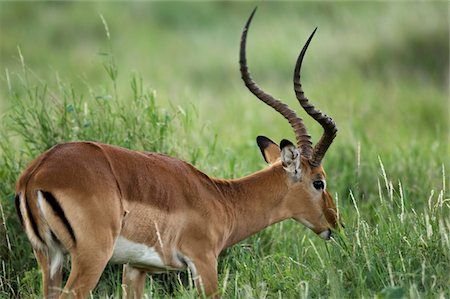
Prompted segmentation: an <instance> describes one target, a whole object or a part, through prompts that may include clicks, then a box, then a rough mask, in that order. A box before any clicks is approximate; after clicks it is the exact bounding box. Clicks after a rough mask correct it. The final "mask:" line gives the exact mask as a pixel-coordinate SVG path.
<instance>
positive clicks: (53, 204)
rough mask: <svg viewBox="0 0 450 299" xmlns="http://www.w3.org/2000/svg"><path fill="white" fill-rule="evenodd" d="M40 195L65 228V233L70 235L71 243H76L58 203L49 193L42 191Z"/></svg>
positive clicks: (73, 233)
mask: <svg viewBox="0 0 450 299" xmlns="http://www.w3.org/2000/svg"><path fill="white" fill-rule="evenodd" d="M42 194H43V195H44V198H45V200H46V201H47V202H48V203H49V205H50V206H51V207H52V209H53V211H54V212H55V214H56V215H57V216H58V217H59V218H60V219H61V221H62V222H63V224H64V226H65V227H66V229H67V231H68V232H69V234H70V237H71V238H72V241H73V242H74V243H76V238H75V232H74V231H73V228H72V226H71V225H70V223H69V220H68V219H67V217H66V214H64V211H63V209H62V208H61V206H60V204H59V202H58V201H57V200H56V198H55V197H54V196H53V194H51V193H50V192H46V191H42Z"/></svg>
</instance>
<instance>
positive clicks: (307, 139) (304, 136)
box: [239, 8, 312, 154]
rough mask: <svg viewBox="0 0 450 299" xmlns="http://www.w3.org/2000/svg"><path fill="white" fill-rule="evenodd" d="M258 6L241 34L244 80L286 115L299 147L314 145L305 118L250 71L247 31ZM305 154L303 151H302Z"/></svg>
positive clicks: (250, 87) (269, 103)
mask: <svg viewBox="0 0 450 299" xmlns="http://www.w3.org/2000/svg"><path fill="white" fill-rule="evenodd" d="M255 12H256V8H255V9H254V10H253V12H252V14H251V15H250V17H249V19H248V20H247V23H246V24H245V27H244V30H243V31H242V36H241V47H240V52H239V54H240V55H239V65H240V70H241V75H242V80H244V83H245V86H247V88H248V89H249V90H250V91H251V92H252V93H253V94H254V95H255V96H256V97H257V98H258V99H260V100H261V101H263V102H264V103H266V104H267V105H269V106H270V107H272V108H273V109H275V110H276V111H278V112H279V113H280V114H281V115H283V116H284V118H286V119H287V120H288V122H289V124H290V125H291V127H292V129H293V130H294V133H295V138H296V139H297V146H298V148H299V149H303V148H305V147H306V146H307V145H309V147H311V146H312V143H311V136H309V135H308V132H307V130H306V127H305V125H304V123H303V120H302V119H301V118H299V117H298V116H297V115H296V114H295V112H294V111H293V110H292V109H290V108H289V106H288V105H286V104H284V103H282V102H281V101H280V100H277V99H275V98H274V97H272V96H271V95H269V94H268V93H266V92H264V91H263V90H262V89H261V88H259V86H258V85H257V84H256V82H255V81H254V80H253V79H252V77H251V75H250V72H249V70H248V66H247V58H246V53H245V49H246V43H247V32H248V28H249V26H250V23H251V21H252V19H253V16H254V15H255ZM302 154H303V153H302Z"/></svg>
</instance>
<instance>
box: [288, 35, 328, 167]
mask: <svg viewBox="0 0 450 299" xmlns="http://www.w3.org/2000/svg"><path fill="white" fill-rule="evenodd" d="M316 30H317V27H316V29H314V31H313V33H312V34H311V35H310V37H309V38H308V40H307V41H306V43H305V45H304V46H303V48H302V51H301V52H300V55H299V56H298V59H297V63H296V65H295V71H294V90H295V95H296V97H297V99H298V101H299V102H300V105H301V106H302V107H303V109H305V111H306V113H308V114H309V115H310V116H311V117H312V118H314V119H315V120H316V121H317V122H318V123H319V124H320V125H321V126H322V128H323V130H324V131H323V134H322V137H321V138H320V140H319V142H317V144H316V146H315V147H314V150H312V148H310V150H308V149H307V148H302V152H304V153H305V156H306V157H308V158H309V163H310V164H311V165H312V166H319V165H320V163H321V161H322V159H323V157H324V156H325V153H326V152H327V150H328V147H329V146H330V145H331V143H332V142H333V139H334V138H335V137H336V133H337V127H336V124H335V122H334V121H333V119H332V118H331V117H329V116H327V115H326V114H324V113H322V112H321V111H320V110H319V109H316V108H315V107H314V105H312V104H311V103H310V102H309V100H308V98H307V97H306V96H305V93H304V92H303V89H302V84H301V83H300V71H301V68H302V62H303V57H304V56H305V53H306V50H307V49H308V46H309V43H310V42H311V39H312V38H313V36H314V33H316ZM311 150H312V153H311ZM308 154H309V156H308Z"/></svg>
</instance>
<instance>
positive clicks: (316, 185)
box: [313, 180, 325, 190]
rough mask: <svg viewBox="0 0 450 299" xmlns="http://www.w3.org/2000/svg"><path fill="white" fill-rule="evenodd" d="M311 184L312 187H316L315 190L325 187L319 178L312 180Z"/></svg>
mask: <svg viewBox="0 0 450 299" xmlns="http://www.w3.org/2000/svg"><path fill="white" fill-rule="evenodd" d="M313 186H314V188H316V189H317V190H323V189H324V188H325V184H324V183H323V181H321V180H317V181H314V182H313Z"/></svg>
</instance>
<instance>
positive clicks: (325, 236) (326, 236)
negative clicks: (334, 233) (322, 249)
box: [319, 229, 331, 240]
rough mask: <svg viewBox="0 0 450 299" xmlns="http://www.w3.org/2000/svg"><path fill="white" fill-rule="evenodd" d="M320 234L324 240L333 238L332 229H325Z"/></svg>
mask: <svg viewBox="0 0 450 299" xmlns="http://www.w3.org/2000/svg"><path fill="white" fill-rule="evenodd" d="M319 236H320V237H321V238H322V239H324V240H330V238H331V229H327V230H324V231H323V232H321V233H320V234H319Z"/></svg>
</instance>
